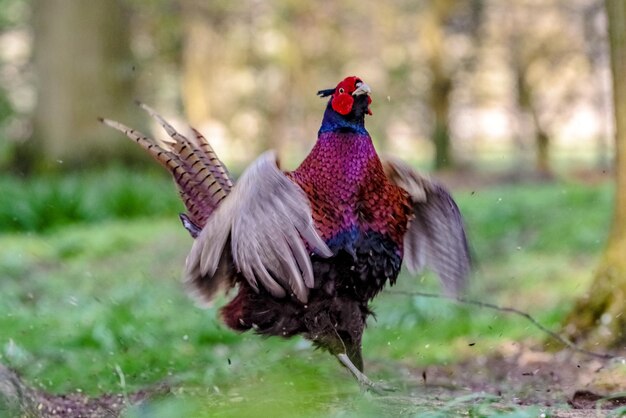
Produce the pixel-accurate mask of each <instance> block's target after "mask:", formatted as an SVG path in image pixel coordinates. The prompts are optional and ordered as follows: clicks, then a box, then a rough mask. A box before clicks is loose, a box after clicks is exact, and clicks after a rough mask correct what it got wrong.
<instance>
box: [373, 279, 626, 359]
mask: <svg viewBox="0 0 626 418" xmlns="http://www.w3.org/2000/svg"><path fill="white" fill-rule="evenodd" d="M385 293H391V294H394V295H404V296H418V297H423V298H432V299H445V300H449V301H452V302H456V303H460V304H463V305H471V306H477V307H479V308H484V309H492V310H495V311H499V312H505V313H512V314H515V315H518V316H521V317H523V318H526V319H527V320H528V321H529V322H530V323H531V324H533V325H534V326H535V327H537V328H539V329H540V330H541V331H543V332H545V333H546V334H548V335H549V336H550V337H552V338H553V339H555V340H556V341H558V342H560V343H561V344H563V345H564V346H566V347H567V348H569V349H570V350H572V351H577V352H579V353H582V354H585V355H587V356H590V357H595V358H600V359H604V360H612V359H618V358H622V357H621V356H618V355H614V354H609V353H597V352H594V351H589V350H585V349H584V348H581V347H579V346H578V345H576V344H574V343H573V342H571V341H569V340H568V339H566V338H564V337H561V336H560V335H559V334H557V333H556V332H554V331H552V330H550V329H548V328H546V327H545V326H544V325H542V324H541V323H540V322H539V321H537V320H536V319H535V318H533V317H532V316H531V315H530V314H529V313H527V312H524V311H521V310H519V309H516V308H511V307H509V306H499V305H496V304H493V303H489V302H481V301H478V300H472V299H466V298H463V297H453V296H446V295H442V294H438V293H428V292H409V291H402V290H387V291H386V292H385Z"/></svg>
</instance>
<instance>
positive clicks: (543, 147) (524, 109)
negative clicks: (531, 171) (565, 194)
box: [514, 63, 552, 177]
mask: <svg viewBox="0 0 626 418" xmlns="http://www.w3.org/2000/svg"><path fill="white" fill-rule="evenodd" d="M514 67H515V68H514V72H515V79H516V89H517V105H518V107H519V111H520V114H521V115H525V116H528V117H529V119H530V122H531V124H532V131H533V135H534V136H535V141H534V142H535V169H536V170H537V172H538V173H539V174H540V175H542V176H546V177H549V176H551V174H552V168H551V165H550V136H549V135H548V133H547V132H546V131H545V129H543V126H542V125H541V121H540V120H539V112H538V111H537V108H536V105H535V103H534V101H533V88H532V86H531V85H530V83H529V82H528V79H527V77H528V69H527V68H525V67H524V65H522V64H521V63H517V64H515V65H514ZM522 120H523V121H524V120H525V119H522Z"/></svg>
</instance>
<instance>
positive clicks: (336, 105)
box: [331, 93, 354, 115]
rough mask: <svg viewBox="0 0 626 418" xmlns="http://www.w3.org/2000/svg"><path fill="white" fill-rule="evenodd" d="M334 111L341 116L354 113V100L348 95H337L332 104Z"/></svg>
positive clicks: (334, 96)
mask: <svg viewBox="0 0 626 418" xmlns="http://www.w3.org/2000/svg"><path fill="white" fill-rule="evenodd" d="M331 104H332V106H333V110H334V111H335V112H337V113H339V114H341V115H347V114H348V113H350V112H351V111H352V105H353V104H354V98H353V97H352V96H351V95H349V94H348V93H339V94H337V93H335V94H334V95H333V100H332V102H331Z"/></svg>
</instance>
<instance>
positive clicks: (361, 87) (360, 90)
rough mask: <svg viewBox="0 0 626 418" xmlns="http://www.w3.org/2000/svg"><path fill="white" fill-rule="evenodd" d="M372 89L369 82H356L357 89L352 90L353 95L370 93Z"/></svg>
mask: <svg viewBox="0 0 626 418" xmlns="http://www.w3.org/2000/svg"><path fill="white" fill-rule="evenodd" d="M371 92H372V89H371V88H370V86H368V85H367V84H365V83H363V82H360V83H357V84H356V90H354V91H353V92H352V95H353V96H359V95H361V94H370V93H371Z"/></svg>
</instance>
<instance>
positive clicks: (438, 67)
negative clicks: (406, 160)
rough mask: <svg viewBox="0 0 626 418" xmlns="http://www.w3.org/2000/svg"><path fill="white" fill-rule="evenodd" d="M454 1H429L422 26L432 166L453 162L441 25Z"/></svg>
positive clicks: (449, 86)
mask: <svg viewBox="0 0 626 418" xmlns="http://www.w3.org/2000/svg"><path fill="white" fill-rule="evenodd" d="M455 5H456V2H455V1H452V0H437V1H434V2H432V3H431V5H430V7H429V8H428V10H427V11H426V15H425V16H424V21H423V27H422V30H424V35H425V37H426V44H425V45H426V49H427V52H428V56H427V66H428V69H429V70H430V76H431V81H430V92H429V94H428V104H429V107H430V109H431V110H432V112H433V119H434V120H433V128H432V133H431V139H432V141H433V144H434V146H435V161H434V168H435V170H443V169H446V168H451V167H453V166H454V160H453V159H452V149H451V146H450V120H449V119H450V93H451V91H452V74H451V72H450V71H449V70H448V69H447V68H446V66H445V57H446V56H447V54H448V52H447V51H446V49H445V47H446V45H445V32H444V31H445V29H444V26H445V24H446V21H447V20H448V19H450V16H451V14H452V13H453V12H454V8H455ZM457 6H458V5H457Z"/></svg>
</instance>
